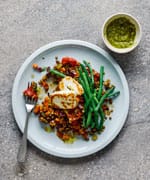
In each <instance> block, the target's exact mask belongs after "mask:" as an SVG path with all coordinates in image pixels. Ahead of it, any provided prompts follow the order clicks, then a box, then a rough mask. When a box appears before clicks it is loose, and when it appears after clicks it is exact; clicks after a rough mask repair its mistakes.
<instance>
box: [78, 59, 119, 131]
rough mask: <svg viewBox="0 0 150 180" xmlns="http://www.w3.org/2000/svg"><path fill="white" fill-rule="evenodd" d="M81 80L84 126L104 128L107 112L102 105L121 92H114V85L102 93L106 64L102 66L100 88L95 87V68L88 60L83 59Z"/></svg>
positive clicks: (80, 72) (80, 68) (80, 69)
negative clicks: (83, 101)
mask: <svg viewBox="0 0 150 180" xmlns="http://www.w3.org/2000/svg"><path fill="white" fill-rule="evenodd" d="M79 74H80V77H79V82H80V84H81V85H82V87H83V89H84V94H83V95H84V99H85V103H84V117H83V127H84V128H96V129H97V130H102V129H103V125H104V120H105V114H104V112H103V109H102V105H103V103H104V101H105V99H106V98H113V97H117V96H118V95H119V94H120V92H119V91H117V92H114V90H115V87H114V86H112V87H111V88H110V89H108V90H106V91H105V93H104V94H102V92H103V90H104V87H103V81H104V80H103V76H104V66H101V67H100V79H99V88H98V90H97V89H96V88H95V87H94V74H93V69H92V67H91V65H90V63H88V62H87V61H83V64H82V63H81V64H80V67H79Z"/></svg>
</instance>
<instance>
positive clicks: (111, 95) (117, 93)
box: [108, 91, 120, 98]
mask: <svg viewBox="0 0 150 180" xmlns="http://www.w3.org/2000/svg"><path fill="white" fill-rule="evenodd" d="M119 94H120V91H116V92H114V93H112V94H109V96H108V98H115V97H117V96H119Z"/></svg>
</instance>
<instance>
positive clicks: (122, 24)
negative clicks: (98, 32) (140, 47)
mask: <svg viewBox="0 0 150 180" xmlns="http://www.w3.org/2000/svg"><path fill="white" fill-rule="evenodd" d="M135 36H136V28H135V25H134V24H132V23H131V22H130V21H129V20H128V19H127V18H125V17H120V18H118V19H115V20H113V21H112V22H111V23H110V24H109V25H108V27H107V29H106V37H107V39H108V41H109V42H110V44H111V45H113V46H115V47H117V48H128V47H130V46H132V45H133V44H134V39H135Z"/></svg>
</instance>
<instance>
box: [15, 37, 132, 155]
mask: <svg viewBox="0 0 150 180" xmlns="http://www.w3.org/2000/svg"><path fill="white" fill-rule="evenodd" d="M64 45H78V46H83V47H87V48H89V49H91V50H94V51H96V52H98V53H99V54H101V55H102V56H104V57H105V58H106V59H107V60H108V61H109V62H110V63H111V64H112V65H113V66H114V68H115V69H116V71H117V72H118V74H119V76H120V78H121V81H122V82H123V89H124V91H125V93H126V94H125V96H126V103H125V111H124V116H123V120H122V121H121V122H122V123H121V124H120V126H119V127H118V128H117V130H116V131H115V132H114V134H113V135H112V136H111V138H109V140H108V141H106V142H105V143H103V145H102V146H100V147H99V146H98V147H97V148H95V149H94V150H92V151H88V152H82V153H80V154H63V153H58V152H55V151H51V150H49V149H46V148H45V147H43V146H41V145H40V144H39V143H37V142H36V141H34V140H33V139H32V137H29V136H28V140H29V141H30V142H31V143H32V144H33V145H34V146H36V147H37V148H38V149H39V150H41V151H43V152H46V153H47V154H50V155H53V156H57V157H61V158H80V157H85V156H88V155H91V154H93V153H96V152H98V151H100V150H102V149H103V148H105V147H106V146H107V145H109V144H110V143H111V142H112V141H113V140H114V139H115V138H116V136H117V135H118V134H119V133H120V131H121V129H122V128H123V126H124V124H125V121H126V119H127V116H128V111H129V98H130V95H129V87H128V82H127V79H126V77H125V74H124V72H123V70H122V69H121V67H120V66H119V64H118V63H117V62H116V61H115V59H114V58H113V57H112V56H111V55H110V54H109V53H107V52H106V51H105V50H103V49H102V48H100V47H98V46H97V45H95V44H92V43H89V42H86V41H81V40H72V39H68V40H60V41H54V42H51V43H48V44H46V45H44V46H42V47H40V48H39V49H37V50H35V51H34V52H33V53H32V54H31V55H30V56H29V57H28V58H26V59H25V61H24V62H23V64H22V65H20V68H19V70H18V72H17V74H16V76H15V79H14V83H13V87H12V110H13V115H14V118H15V121H16V123H17V125H18V127H19V129H20V130H21V132H23V128H22V127H21V123H20V122H19V121H18V120H17V118H16V113H15V103H14V102H15V100H16V99H15V91H16V90H17V89H16V87H17V85H18V83H19V79H20V78H21V76H20V75H21V74H22V72H23V71H24V69H25V68H26V67H27V65H28V64H29V63H30V62H32V60H33V59H34V58H35V57H37V56H38V55H40V54H41V53H42V52H44V51H46V50H48V49H51V48H54V47H55V48H57V47H59V46H64Z"/></svg>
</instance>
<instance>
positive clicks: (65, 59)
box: [62, 57, 79, 66]
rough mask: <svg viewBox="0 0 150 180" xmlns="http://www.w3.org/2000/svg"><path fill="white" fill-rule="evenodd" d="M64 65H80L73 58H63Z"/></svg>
mask: <svg viewBox="0 0 150 180" xmlns="http://www.w3.org/2000/svg"><path fill="white" fill-rule="evenodd" d="M62 64H63V65H65V64H69V65H71V66H77V65H79V62H78V61H77V60H76V59H74V58H72V57H63V58H62Z"/></svg>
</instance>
